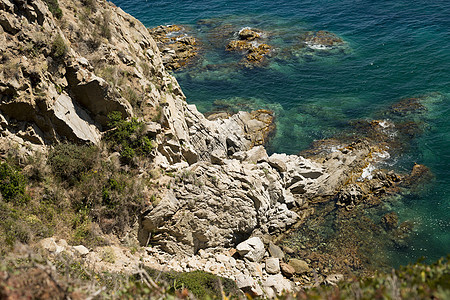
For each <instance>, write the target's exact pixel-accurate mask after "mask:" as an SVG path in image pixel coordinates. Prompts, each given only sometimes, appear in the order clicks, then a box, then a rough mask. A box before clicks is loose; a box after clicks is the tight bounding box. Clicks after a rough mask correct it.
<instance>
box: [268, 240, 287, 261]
mask: <svg viewBox="0 0 450 300" xmlns="http://www.w3.org/2000/svg"><path fill="white" fill-rule="evenodd" d="M268 250H269V253H270V256H272V257H274V258H278V259H279V260H283V259H284V252H283V250H281V248H280V247H278V246H277V245H275V244H274V243H272V242H269V247H268Z"/></svg>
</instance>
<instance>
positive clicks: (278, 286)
mask: <svg viewBox="0 0 450 300" xmlns="http://www.w3.org/2000/svg"><path fill="white" fill-rule="evenodd" d="M292 284H293V283H292V282H291V281H290V280H288V279H286V278H284V277H283V275H281V274H277V275H269V276H268V277H267V279H266V280H264V282H263V287H264V288H267V287H270V288H272V289H273V290H274V291H275V293H276V294H277V295H280V294H281V293H282V292H290V291H292V289H293V286H292Z"/></svg>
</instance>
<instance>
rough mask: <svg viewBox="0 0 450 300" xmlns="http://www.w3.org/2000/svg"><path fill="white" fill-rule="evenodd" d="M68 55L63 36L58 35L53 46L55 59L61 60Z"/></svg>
mask: <svg viewBox="0 0 450 300" xmlns="http://www.w3.org/2000/svg"><path fill="white" fill-rule="evenodd" d="M66 53H67V46H66V43H65V42H64V39H63V38H62V36H61V35H59V34H58V35H57V36H56V37H55V39H54V40H53V44H52V55H53V58H56V59H59V58H62V57H64V56H65V55H66Z"/></svg>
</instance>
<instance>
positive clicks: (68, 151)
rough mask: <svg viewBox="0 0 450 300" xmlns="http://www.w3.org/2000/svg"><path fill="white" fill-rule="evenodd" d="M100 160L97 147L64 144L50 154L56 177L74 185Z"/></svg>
mask: <svg viewBox="0 0 450 300" xmlns="http://www.w3.org/2000/svg"><path fill="white" fill-rule="evenodd" d="M98 159H99V148H98V147H96V146H87V145H76V144H69V143H62V144H59V145H56V146H55V147H54V148H53V149H52V150H51V151H50V153H49V156H48V162H49V164H50V167H51V169H52V171H53V173H54V174H55V175H57V176H58V177H59V178H60V179H62V180H64V181H66V182H68V183H69V184H70V185H73V184H74V183H75V182H77V181H79V180H80V179H81V176H82V175H83V173H85V172H87V171H89V170H91V169H92V168H93V167H94V165H95V164H96V163H97V162H98Z"/></svg>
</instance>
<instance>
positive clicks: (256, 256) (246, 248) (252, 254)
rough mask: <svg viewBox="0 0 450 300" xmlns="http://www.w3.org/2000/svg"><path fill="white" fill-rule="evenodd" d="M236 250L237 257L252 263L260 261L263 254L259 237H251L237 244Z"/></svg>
mask: <svg viewBox="0 0 450 300" xmlns="http://www.w3.org/2000/svg"><path fill="white" fill-rule="evenodd" d="M236 250H237V251H238V253H239V255H241V256H243V257H245V258H247V259H249V260H251V261H254V262H259V261H261V259H262V258H263V256H264V253H265V248H264V244H263V242H262V241H261V239H260V238H259V237H252V238H249V239H248V240H246V241H244V242H242V243H240V244H238V245H237V246H236Z"/></svg>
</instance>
